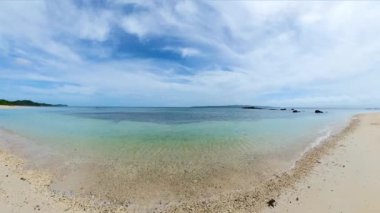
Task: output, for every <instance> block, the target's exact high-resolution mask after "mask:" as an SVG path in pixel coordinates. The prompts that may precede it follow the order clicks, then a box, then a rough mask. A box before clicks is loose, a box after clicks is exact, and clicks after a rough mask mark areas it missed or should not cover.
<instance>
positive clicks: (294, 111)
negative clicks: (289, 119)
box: [293, 109, 301, 113]
mask: <svg viewBox="0 0 380 213" xmlns="http://www.w3.org/2000/svg"><path fill="white" fill-rule="evenodd" d="M299 112H301V111H298V110H296V109H295V110H293V113H299Z"/></svg>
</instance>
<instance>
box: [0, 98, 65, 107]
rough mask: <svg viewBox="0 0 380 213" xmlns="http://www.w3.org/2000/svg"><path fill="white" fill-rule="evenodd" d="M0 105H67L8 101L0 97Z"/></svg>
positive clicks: (61, 105)
mask: <svg viewBox="0 0 380 213" xmlns="http://www.w3.org/2000/svg"><path fill="white" fill-rule="evenodd" d="M0 105H7V106H46V107H65V106H67V105H63V104H46V103H38V102H34V101H31V100H17V101H8V100H4V99H0Z"/></svg>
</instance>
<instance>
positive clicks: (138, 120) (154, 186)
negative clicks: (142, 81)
mask: <svg viewBox="0 0 380 213" xmlns="http://www.w3.org/2000/svg"><path fill="white" fill-rule="evenodd" d="M327 111H328V112H327V113H324V114H315V113H314V112H313V110H311V109H302V112H301V113H296V114H295V113H291V112H290V111H289V110H287V111H280V110H251V109H241V108H107V107H102V108H99V107H89V108H84V107H77V108H75V107H67V108H23V109H15V110H0V130H1V131H0V134H1V137H0V138H1V145H2V146H3V148H6V149H10V150H12V151H13V152H16V153H18V154H20V155H22V156H23V157H25V158H26V159H29V162H30V163H29V166H31V167H34V168H42V169H47V170H49V171H51V172H52V174H54V176H55V180H54V183H55V184H54V185H53V187H54V188H55V189H56V190H60V191H62V192H64V193H68V192H70V193H74V194H78V195H79V194H80V195H88V194H96V195H97V196H99V197H101V198H104V199H106V198H107V199H111V200H115V201H117V202H124V201H125V200H128V201H129V202H132V203H136V205H137V204H138V203H139V202H140V203H141V202H144V203H146V201H147V200H149V202H153V203H154V202H155V201H157V200H158V199H159V200H160V201H162V200H165V199H166V200H170V201H171V200H173V199H184V198H189V197H190V198H192V197H205V196H206V197H207V196H210V195H211V194H215V193H221V192H225V191H233V190H242V189H244V190H248V189H250V188H252V187H254V186H255V184H258V183H259V182H260V181H262V180H263V179H265V178H268V177H270V176H272V175H273V174H275V173H277V172H280V171H283V170H284V169H286V168H288V167H289V166H290V165H291V164H292V163H293V162H294V160H295V159H297V158H299V156H300V155H301V154H302V153H303V152H304V150H305V149H306V148H307V147H308V146H310V145H311V144H312V143H313V142H314V141H315V140H316V139H317V138H318V137H322V136H326V134H331V133H333V132H334V131H338V130H339V129H340V128H342V127H343V126H344V125H345V124H346V123H347V121H348V120H349V119H350V117H351V116H352V115H354V114H355V113H358V112H359V110H336V109H328V110H327ZM157 202H158V201H157Z"/></svg>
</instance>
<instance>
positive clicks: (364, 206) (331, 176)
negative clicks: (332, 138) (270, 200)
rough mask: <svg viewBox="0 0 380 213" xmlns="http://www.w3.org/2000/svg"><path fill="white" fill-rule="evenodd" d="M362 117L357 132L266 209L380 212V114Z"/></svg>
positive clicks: (293, 211)
mask: <svg viewBox="0 0 380 213" xmlns="http://www.w3.org/2000/svg"><path fill="white" fill-rule="evenodd" d="M358 119H359V121H358V124H357V127H355V128H354V131H352V132H348V133H347V134H346V135H345V136H344V138H342V139H341V140H338V141H337V142H336V145H335V148H334V149H333V150H330V151H329V153H328V155H325V156H323V157H322V158H321V159H320V160H319V161H318V163H317V165H316V166H315V167H314V168H313V169H312V170H311V171H310V173H309V174H308V175H306V176H305V177H304V178H302V179H301V180H300V181H298V182H297V183H296V184H295V185H294V186H293V187H292V188H288V189H286V190H283V192H282V193H281V195H280V196H279V197H276V198H275V200H276V203H275V204H277V205H276V206H274V207H273V208H269V207H267V208H265V209H264V210H263V212H265V213H273V212H278V213H282V212H292V213H297V212H300V213H301V212H316V213H317V212H327V213H328V212H345V213H346V212H380V202H379V201H378V194H379V192H380V166H379V165H378V163H379V162H380V154H379V150H380V113H373V114H365V115H360V116H358Z"/></svg>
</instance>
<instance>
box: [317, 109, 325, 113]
mask: <svg viewBox="0 0 380 213" xmlns="http://www.w3.org/2000/svg"><path fill="white" fill-rule="evenodd" d="M315 113H323V112H322V111H321V110H318V109H317V110H315Z"/></svg>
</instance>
